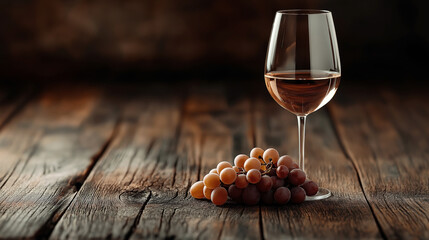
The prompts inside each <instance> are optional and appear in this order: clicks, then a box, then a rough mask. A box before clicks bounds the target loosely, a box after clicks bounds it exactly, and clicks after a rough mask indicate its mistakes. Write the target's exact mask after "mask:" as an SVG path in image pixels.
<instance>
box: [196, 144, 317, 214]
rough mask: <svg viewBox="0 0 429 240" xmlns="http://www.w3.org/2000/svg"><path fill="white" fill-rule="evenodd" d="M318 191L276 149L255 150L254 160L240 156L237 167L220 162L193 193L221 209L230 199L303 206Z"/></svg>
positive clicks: (235, 164) (299, 170)
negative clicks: (306, 199) (289, 203)
mask: <svg viewBox="0 0 429 240" xmlns="http://www.w3.org/2000/svg"><path fill="white" fill-rule="evenodd" d="M318 191H319V187H318V185H317V184H316V183H315V182H313V181H310V180H307V179H306V175H305V172H304V171H302V170H301V169H299V167H298V164H296V163H295V162H294V161H293V159H292V158H291V157H290V156H288V155H284V156H281V157H280V156H279V153H278V151H277V150H276V149H274V148H269V149H267V150H265V151H264V150H263V149H261V148H258V147H256V148H253V149H252V151H251V152H250V157H249V156H247V155H245V154H239V155H237V156H236V157H235V159H234V166H233V165H232V164H231V163H229V162H227V161H223V162H220V163H219V164H218V165H217V167H216V168H214V169H212V170H211V171H210V173H209V174H207V175H206V176H204V179H203V181H198V182H196V183H194V184H193V185H192V187H191V189H190V193H191V195H192V196H193V197H194V198H197V199H204V198H206V199H209V200H211V201H212V202H213V203H214V204H216V205H218V206H220V205H223V204H225V203H226V201H227V200H228V197H229V198H230V199H231V200H233V201H235V202H237V203H244V204H246V205H255V204H258V203H259V202H262V203H264V204H280V205H284V204H286V203H288V202H291V203H301V202H304V200H305V196H313V195H315V194H317V192H318Z"/></svg>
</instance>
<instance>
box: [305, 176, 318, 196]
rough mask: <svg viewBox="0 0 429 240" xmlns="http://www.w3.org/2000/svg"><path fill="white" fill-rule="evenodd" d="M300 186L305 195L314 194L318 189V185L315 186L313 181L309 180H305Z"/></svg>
mask: <svg viewBox="0 0 429 240" xmlns="http://www.w3.org/2000/svg"><path fill="white" fill-rule="evenodd" d="M301 187H302V188H304V190H305V193H306V194H307V196H314V195H316V193H317V192H318V191H319V186H317V184H316V183H315V182H313V181H309V180H307V181H305V182H304V184H303V185H302V186H301Z"/></svg>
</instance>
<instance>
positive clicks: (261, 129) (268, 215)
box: [255, 97, 381, 239]
mask: <svg viewBox="0 0 429 240" xmlns="http://www.w3.org/2000/svg"><path fill="white" fill-rule="evenodd" d="M255 115H256V144H257V145H258V146H261V147H263V148H268V147H274V148H276V149H278V150H279V152H280V153H281V154H289V155H291V156H292V157H293V158H294V159H296V161H297V159H298V131H297V120H296V117H295V115H293V114H291V113H289V112H288V111H286V110H284V109H282V108H281V107H280V106H278V105H277V104H276V103H275V102H274V100H272V99H270V98H269V97H268V98H262V97H261V98H259V99H258V101H257V102H256V107H255ZM306 137H307V138H306V172H307V174H308V176H309V177H310V179H313V180H314V181H316V182H317V183H318V184H319V186H322V187H325V188H328V189H330V190H331V191H332V194H333V196H332V197H330V198H328V199H325V200H321V201H315V202H304V203H302V204H299V205H293V204H289V205H286V206H283V207H266V206H263V207H262V221H263V228H264V237H265V238H266V239H281V238H298V239H315V238H321V239H334V238H339V239H358V238H363V239H380V238H381V235H380V233H379V230H378V228H377V224H376V222H375V220H374V218H373V215H372V213H371V210H370V208H369V206H368V204H367V202H366V200H365V197H364V194H363V193H362V189H361V187H360V185H359V181H358V178H357V175H356V171H355V170H354V168H353V165H352V163H351V162H350V160H349V159H347V156H346V155H345V154H344V152H343V151H342V149H341V147H340V145H339V143H338V139H337V137H336V136H335V133H334V131H333V128H332V125H331V121H330V119H329V116H328V114H327V112H326V109H324V108H322V109H320V110H319V111H318V112H315V113H313V114H311V115H309V116H308V119H307V134H306Z"/></svg>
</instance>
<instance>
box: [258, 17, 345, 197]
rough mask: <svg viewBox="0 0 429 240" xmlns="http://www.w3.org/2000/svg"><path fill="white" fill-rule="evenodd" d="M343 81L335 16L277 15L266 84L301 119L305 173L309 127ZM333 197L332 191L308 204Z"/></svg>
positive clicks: (322, 192) (323, 191) (301, 156)
mask: <svg viewBox="0 0 429 240" xmlns="http://www.w3.org/2000/svg"><path fill="white" fill-rule="evenodd" d="M340 78H341V67H340V56H339V52H338V45H337V37H336V35H335V28H334V21H333V19H332V14H331V12H329V11H326V10H308V9H298V10H283V11H278V12H277V13H276V16H275V19H274V23H273V28H272V31H271V37H270V41H269V45H268V52H267V58H266V62H265V84H266V85H267V88H268V91H269V92H270V94H271V97H272V98H274V100H275V101H276V102H277V103H278V104H279V105H280V106H282V107H283V108H285V109H286V110H288V111H289V112H291V113H293V114H295V115H296V116H297V119H298V136H299V167H300V168H301V169H302V170H303V171H305V168H304V166H305V165H304V149H305V122H306V117H307V115H308V114H310V113H312V112H314V111H316V110H318V109H319V108H321V107H323V106H324V105H325V104H326V103H328V102H329V101H330V100H331V99H332V97H333V96H334V95H335V92H336V91H337V89H338V86H339V84H340ZM330 195H331V192H330V191H329V190H328V189H324V188H319V192H318V193H317V194H316V195H315V196H312V197H307V198H306V200H320V199H324V198H327V197H329V196H330Z"/></svg>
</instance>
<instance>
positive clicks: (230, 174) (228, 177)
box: [220, 168, 237, 185]
mask: <svg viewBox="0 0 429 240" xmlns="http://www.w3.org/2000/svg"><path fill="white" fill-rule="evenodd" d="M236 178H237V172H236V171H234V169H232V168H224V169H223V170H222V172H220V180H221V181H222V182H223V183H225V184H227V185H229V184H232V183H234V182H235V179H236Z"/></svg>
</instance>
